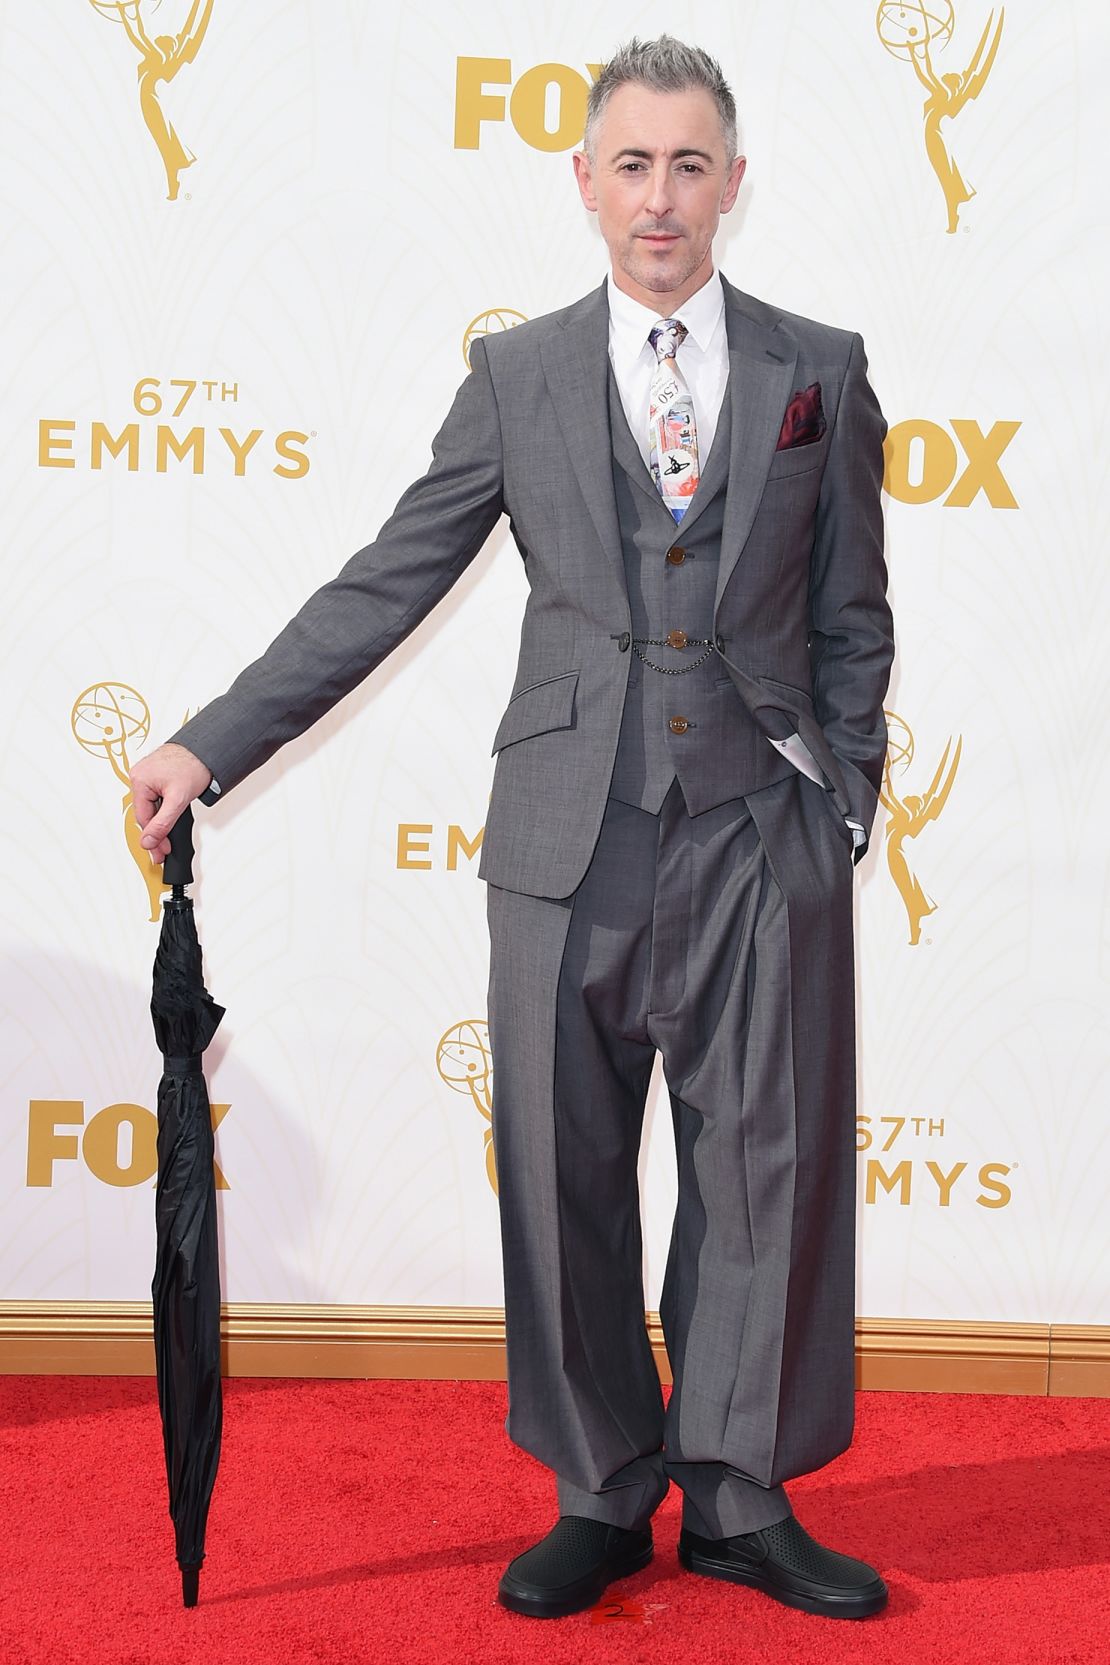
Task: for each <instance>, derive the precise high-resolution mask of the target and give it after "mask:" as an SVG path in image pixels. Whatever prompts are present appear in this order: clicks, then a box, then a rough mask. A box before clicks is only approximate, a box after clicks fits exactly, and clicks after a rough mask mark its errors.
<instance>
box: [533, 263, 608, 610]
mask: <svg viewBox="0 0 1110 1665" xmlns="http://www.w3.org/2000/svg"><path fill="white" fill-rule="evenodd" d="M540 359H541V362H542V364H543V373H544V378H545V380H546V382H547V390H548V393H549V394H550V395H551V402H552V404H553V405H554V407H555V415H556V417H557V419H558V422H559V427H560V430H561V431H562V435H563V441H564V443H565V445H566V448H567V451H568V453H569V455H570V460H571V463H572V464H573V467H574V472H575V475H576V476H577V479H578V484H579V485H580V487H581V488H582V496H583V498H584V499H585V502H586V507H587V509H588V510H589V512H590V519H591V520H592V521H593V523H594V526H595V528H596V530H597V535H598V537H599V538H600V540H601V545H602V548H603V549H604V550H605V553H606V555H607V556H608V557H609V561H610V563H611V568H612V571H613V574H614V576H615V577H616V579H617V580H618V582H619V584H620V590H621V595H622V596H623V597H624V599H625V604H626V605H627V588H626V585H625V579H624V561H623V557H622V554H621V537H620V527H619V525H618V524H617V499H616V494H615V492H614V490H613V446H612V437H611V435H610V432H609V397H608V383H609V304H608V301H607V299H606V290H605V285H604V283H603V284H602V285H601V287H600V288H599V289H596V290H595V291H594V293H593V294H592V295H587V296H586V298H585V300H583V301H581V302H580V303H579V304H578V306H576V307H574V308H572V309H571V316H570V317H569V318H568V319H567V320H566V321H565V323H564V324H563V327H562V329H561V331H560V332H559V334H558V335H552V336H550V337H549V338H548V339H547V340H546V341H544V343H543V345H542V346H541V348H540Z"/></svg>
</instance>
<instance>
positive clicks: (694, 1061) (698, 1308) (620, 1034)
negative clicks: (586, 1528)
mask: <svg viewBox="0 0 1110 1665" xmlns="http://www.w3.org/2000/svg"><path fill="white" fill-rule="evenodd" d="M488 915H489V926H490V939H491V969H490V1000H489V1019H490V1032H491V1043H492V1051H493V1067H494V1092H493V1100H494V1108H493V1131H494V1150H495V1156H496V1163H497V1174H498V1184H499V1193H500V1208H501V1228H502V1242H503V1251H504V1268H505V1302H506V1334H507V1344H508V1361H509V1417H508V1424H507V1426H508V1432H509V1434H510V1437H511V1438H512V1439H513V1440H514V1442H515V1443H517V1444H518V1445H520V1446H522V1447H523V1448H524V1449H525V1450H527V1451H529V1452H531V1453H532V1454H533V1455H534V1456H535V1457H537V1458H538V1459H539V1460H540V1461H541V1462H542V1463H545V1464H546V1465H547V1466H548V1467H550V1468H551V1469H552V1470H553V1471H554V1473H555V1475H556V1476H557V1480H558V1501H559V1510H560V1513H562V1514H580V1515H589V1516H591V1517H593V1518H595V1519H599V1520H606V1521H610V1522H612V1523H613V1524H616V1525H621V1526H639V1525H642V1524H643V1523H644V1522H645V1521H646V1520H647V1519H648V1518H649V1517H650V1515H651V1513H652V1511H653V1510H654V1509H655V1508H656V1507H657V1506H658V1504H659V1502H660V1501H661V1500H662V1498H663V1496H664V1495H665V1493H666V1490H667V1487H668V1484H669V1482H670V1480H674V1481H676V1483H677V1484H678V1485H680V1486H681V1487H682V1490H683V1492H684V1520H685V1523H686V1524H687V1525H688V1526H689V1527H691V1528H692V1529H693V1530H694V1531H697V1532H699V1533H701V1534H702V1535H704V1536H707V1537H714V1538H715V1537H722V1536H727V1535H730V1534H732V1533H736V1532H746V1531H754V1530H756V1529H757V1528H758V1527H760V1526H766V1525H770V1524H772V1523H773V1522H774V1521H776V1520H781V1519H782V1518H783V1517H784V1516H786V1515H788V1514H789V1513H790V1504H789V1501H788V1499H787V1497H786V1494H785V1492H784V1490H783V1484H784V1482H785V1481H787V1480H789V1479H791V1478H792V1477H794V1476H797V1475H799V1474H803V1473H807V1472H810V1471H812V1470H813V1469H815V1468H818V1467H820V1466H822V1465H823V1464H824V1463H827V1462H829V1461H830V1460H831V1459H832V1458H833V1457H835V1456H837V1455H838V1454H839V1453H840V1452H842V1451H843V1450H845V1449H846V1447H847V1446H848V1444H849V1443H850V1441H851V1436H852V1427H853V1412H854V1319H855V1172H856V1159H855V1113H856V1112H855V978H854V966H853V938H852V858H851V845H850V834H849V832H848V830H847V828H846V827H844V825H843V823H842V822H841V820H840V817H839V816H838V814H837V812H836V810H835V807H834V806H833V805H832V803H831V801H830V800H829V799H828V798H827V797H826V794H825V793H824V792H823V791H822V789H821V788H820V787H818V786H816V785H815V784H814V783H813V782H811V781H809V780H807V779H805V778H804V777H802V776H800V775H794V776H790V777H789V778H788V779H786V780H783V781H779V782H776V783H774V784H773V785H771V786H768V787H764V788H762V789H761V790H760V791H758V792H755V793H752V794H750V795H749V796H748V797H746V798H737V799H733V800H731V801H730V802H728V803H725V804H722V805H720V806H719V807H718V808H716V809H713V810H709V811H707V812H705V813H703V814H700V815H696V816H691V815H690V814H689V813H688V812H687V810H686V807H685V802H684V799H683V798H682V795H681V792H680V790H679V787H678V784H677V782H676V783H675V784H674V785H673V786H672V787H671V790H670V792H669V793H668V795H667V798H666V801H665V802H664V804H663V807H662V810H661V811H660V813H659V814H658V815H653V814H649V813H648V812H646V811H644V810H641V809H637V808H633V807H632V806H630V805H628V804H624V803H619V802H616V801H613V800H610V802H609V803H608V804H607V806H606V811H605V817H604V821H603V824H602V829H601V834H600V837H599V840H598V843H597V846H596V849H595V852H594V855H593V858H592V860H591V864H590V867H589V869H588V871H587V873H586V875H585V878H584V879H583V880H582V883H581V884H580V885H579V887H578V889H577V890H576V891H575V892H574V894H573V895H572V896H570V897H568V898H565V899H562V900H551V899H546V898H542V897H534V896H525V895H520V894H517V893H515V892H512V891H507V890H502V889H500V888H498V887H496V886H493V885H490V886H489V889H488ZM657 1051H658V1052H659V1053H660V1054H661V1055H662V1063H663V1071H664V1075H665V1079H666V1082H667V1086H668V1089H669V1092H670V1102H671V1110H672V1116H673V1123H674V1135H675V1146H676V1152H677V1171H678V1204H677V1209H676V1213H675V1218H674V1224H673V1230H672V1235H671V1241H670V1250H669V1256H668V1261H667V1266H666V1273H665V1279H664V1286H663V1292H662V1298H661V1304H660V1314H661V1319H662V1325H663V1332H664V1338H665V1341H666V1345H667V1351H668V1355H669V1358H670V1361H671V1367H672V1371H673V1376H674V1386H673V1390H672V1393H671V1398H670V1402H669V1405H668V1407H667V1409H666V1412H665V1413H664V1406H663V1396H662V1391H661V1388H660V1384H659V1378H658V1373H657V1371H656V1368H655V1364H654V1361H653V1358H652V1354H651V1349H650V1345H649V1341H648V1337H647V1331H646V1327H645V1321H644V1288H643V1269H642V1262H643V1249H642V1237H641V1224H640V1205H639V1188H638V1180H637V1164H638V1157H639V1150H640V1140H641V1133H642V1124H643V1115H644V1106H645V1099H646V1095H647V1091H648V1084H649V1079H650V1076H651V1071H652V1067H653V1062H654V1059H655V1055H656V1052H657Z"/></svg>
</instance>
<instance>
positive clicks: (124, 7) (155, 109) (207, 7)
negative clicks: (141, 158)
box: [89, 0, 212, 202]
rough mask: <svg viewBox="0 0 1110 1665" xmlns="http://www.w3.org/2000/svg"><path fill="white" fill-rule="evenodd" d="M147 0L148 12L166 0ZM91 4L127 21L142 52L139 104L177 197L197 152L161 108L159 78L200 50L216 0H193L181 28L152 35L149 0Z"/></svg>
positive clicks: (93, 0)
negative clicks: (147, 22) (148, 21)
mask: <svg viewBox="0 0 1110 1665" xmlns="http://www.w3.org/2000/svg"><path fill="white" fill-rule="evenodd" d="M145 3H146V5H147V9H148V15H149V13H150V12H151V11H157V10H158V8H159V6H160V5H161V0H154V4H153V6H152V5H151V4H150V0H145ZM89 4H90V5H91V6H92V7H93V9H94V11H98V12H99V13H100V15H101V17H107V18H110V19H111V20H112V21H113V22H114V23H122V25H123V27H124V29H125V30H126V32H127V38H128V40H129V41H130V42H131V44H132V46H133V47H134V48H135V50H136V52H137V53H138V54H139V64H138V77H139V109H140V110H141V111H142V117H143V120H144V121H145V122H146V125H147V131H148V133H149V134H150V136H151V138H152V139H153V140H154V142H155V144H156V145H157V146H158V153H159V155H160V156H161V158H162V165H163V167H164V168H165V170H166V184H167V186H168V187H169V190H168V192H167V196H166V200H167V202H173V201H175V200H176V197H177V193H178V190H179V188H180V187H179V185H178V175H179V174H180V173H181V171H182V169H184V168H191V167H192V165H193V163H194V162H195V161H196V156H195V155H194V154H193V152H192V151H191V150H190V149H189V147H188V145H186V144H183V143H182V141H181V138H180V136H179V135H178V132H177V129H176V128H175V127H174V125H173V123H172V122H171V121H170V120H169V118H168V117H167V115H166V113H165V111H164V110H163V109H162V106H161V104H160V103H159V100H158V84H159V82H161V81H172V80H173V78H174V76H175V75H176V74H177V72H178V70H179V69H180V68H181V66H182V64H191V63H192V61H193V59H194V58H195V57H196V55H197V53H198V52H199V51H200V45H201V42H202V41H203V39H204V34H205V30H206V29H207V28H208V19H209V18H210V17H211V16H212V0H193V3H192V5H191V6H190V8H189V16H188V17H187V19H186V20H185V27H184V28H183V29H182V30H181V32H180V33H179V34H176V35H155V37H154V39H153V40H151V38H150V36H149V35H148V33H147V31H146V26H145V24H144V23H143V17H142V9H143V4H144V0H89Z"/></svg>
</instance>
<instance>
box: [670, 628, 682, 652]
mask: <svg viewBox="0 0 1110 1665" xmlns="http://www.w3.org/2000/svg"><path fill="white" fill-rule="evenodd" d="M667 646H668V647H673V648H684V647H685V646H686V632H685V630H672V631H671V632H670V633H669V634H668V636H667Z"/></svg>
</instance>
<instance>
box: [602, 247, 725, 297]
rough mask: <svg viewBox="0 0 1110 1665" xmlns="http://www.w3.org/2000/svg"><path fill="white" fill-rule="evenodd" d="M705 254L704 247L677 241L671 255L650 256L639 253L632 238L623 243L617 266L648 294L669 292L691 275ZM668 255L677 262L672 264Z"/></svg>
mask: <svg viewBox="0 0 1110 1665" xmlns="http://www.w3.org/2000/svg"><path fill="white" fill-rule="evenodd" d="M705 254H706V251H705V250H704V249H702V250H701V251H700V252H698V251H696V250H695V249H693V248H691V247H690V245H689V244H687V243H680V244H678V245H677V246H676V249H675V251H674V255H673V257H671V258H667V259H666V260H664V261H659V260H653V259H652V257H651V256H650V255H644V254H641V253H640V251H639V249H638V247H637V244H636V241H635V239H632V240H631V241H630V242H629V243H628V244H627V245H626V247H625V250H624V258H623V260H622V261H621V269H622V270H623V272H624V273H625V275H626V276H627V277H630V278H631V279H632V281H633V283H637V284H639V286H640V288H641V289H647V290H650V291H651V293H652V294H658V295H669V294H672V293H673V292H674V291H675V290H676V289H681V288H682V285H683V284H684V283H685V282H686V280H687V278H690V277H692V276H693V274H694V273H695V272H696V271H697V269H698V267H699V266H700V265H701V263H702V261H703V260H704V259H705ZM672 259H673V260H674V261H677V264H672Z"/></svg>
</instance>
